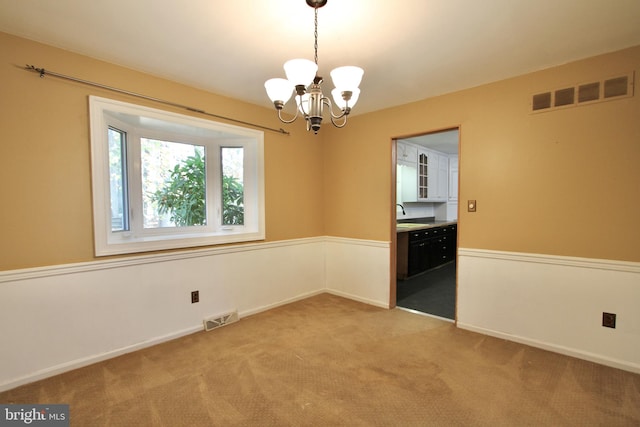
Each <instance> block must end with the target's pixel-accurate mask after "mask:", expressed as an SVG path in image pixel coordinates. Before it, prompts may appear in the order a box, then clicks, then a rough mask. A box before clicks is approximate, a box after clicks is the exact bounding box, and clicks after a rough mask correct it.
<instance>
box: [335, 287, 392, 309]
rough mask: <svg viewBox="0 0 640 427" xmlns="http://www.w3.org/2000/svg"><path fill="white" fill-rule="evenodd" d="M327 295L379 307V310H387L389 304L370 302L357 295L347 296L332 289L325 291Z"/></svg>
mask: <svg viewBox="0 0 640 427" xmlns="http://www.w3.org/2000/svg"><path fill="white" fill-rule="evenodd" d="M326 292H327V293H329V294H331V295H336V296H339V297H342V298H346V299H350V300H354V301H358V302H362V303H365V304H368V305H373V306H376V307H380V308H387V309H388V308H389V302H388V301H376V300H372V299H369V298H363V297H360V296H358V295H353V294H349V293H346V292H342V291H337V290H334V289H327V290H326Z"/></svg>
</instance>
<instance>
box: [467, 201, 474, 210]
mask: <svg viewBox="0 0 640 427" xmlns="http://www.w3.org/2000/svg"><path fill="white" fill-rule="evenodd" d="M467 210H468V211H469V212H475V211H476V201H475V200H469V201H468V202H467Z"/></svg>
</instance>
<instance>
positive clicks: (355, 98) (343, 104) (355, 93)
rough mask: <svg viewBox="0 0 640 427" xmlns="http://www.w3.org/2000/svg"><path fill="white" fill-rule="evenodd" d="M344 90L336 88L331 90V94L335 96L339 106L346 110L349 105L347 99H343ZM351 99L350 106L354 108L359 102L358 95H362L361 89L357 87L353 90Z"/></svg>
mask: <svg viewBox="0 0 640 427" xmlns="http://www.w3.org/2000/svg"><path fill="white" fill-rule="evenodd" d="M342 92H343V91H342V90H341V89H339V88H335V89H334V90H332V91H331V95H332V96H333V102H334V103H335V104H336V106H337V107H338V108H340V109H341V110H344V109H345V108H346V107H347V101H345V100H344V99H342ZM352 92H353V93H352V94H351V99H350V100H349V108H353V106H354V105H356V102H358V97H359V96H360V89H358V88H355V89H353V90H352Z"/></svg>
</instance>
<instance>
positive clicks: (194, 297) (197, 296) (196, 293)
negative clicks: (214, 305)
mask: <svg viewBox="0 0 640 427" xmlns="http://www.w3.org/2000/svg"><path fill="white" fill-rule="evenodd" d="M197 302H200V291H192V292H191V304H195V303H197Z"/></svg>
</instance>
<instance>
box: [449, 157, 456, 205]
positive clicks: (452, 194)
mask: <svg viewBox="0 0 640 427" xmlns="http://www.w3.org/2000/svg"><path fill="white" fill-rule="evenodd" d="M449 201H450V202H457V201H458V156H451V157H449Z"/></svg>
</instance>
